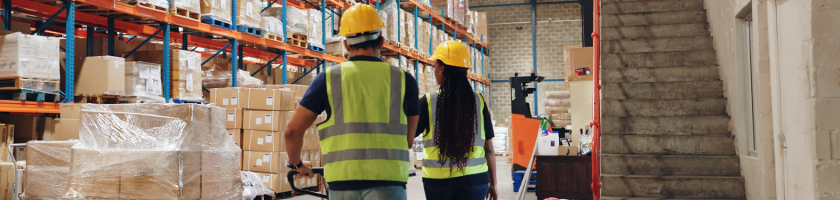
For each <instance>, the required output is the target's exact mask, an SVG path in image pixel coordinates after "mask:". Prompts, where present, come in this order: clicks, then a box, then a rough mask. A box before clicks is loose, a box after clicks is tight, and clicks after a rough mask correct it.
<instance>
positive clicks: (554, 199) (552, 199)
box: [543, 197, 560, 200]
mask: <svg viewBox="0 0 840 200" xmlns="http://www.w3.org/2000/svg"><path fill="white" fill-rule="evenodd" d="M543 200H560V199H558V198H554V197H549V198H545V199H543Z"/></svg>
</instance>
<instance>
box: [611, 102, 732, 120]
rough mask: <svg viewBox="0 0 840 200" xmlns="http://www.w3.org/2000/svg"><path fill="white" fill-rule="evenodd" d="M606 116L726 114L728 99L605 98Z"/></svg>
mask: <svg viewBox="0 0 840 200" xmlns="http://www.w3.org/2000/svg"><path fill="white" fill-rule="evenodd" d="M601 102H602V103H601V110H602V114H601V116H604V117H667V116H726V99H722V98H698V99H603V100H602V101H601Z"/></svg>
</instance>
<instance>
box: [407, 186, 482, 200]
mask: <svg viewBox="0 0 840 200" xmlns="http://www.w3.org/2000/svg"><path fill="white" fill-rule="evenodd" d="M489 188H490V185H489V184H480V185H429V184H424V185H423V190H424V191H425V192H426V200H449V199H453V200H454V199H457V200H483V199H484V197H486V196H487V190H488V189H489Z"/></svg>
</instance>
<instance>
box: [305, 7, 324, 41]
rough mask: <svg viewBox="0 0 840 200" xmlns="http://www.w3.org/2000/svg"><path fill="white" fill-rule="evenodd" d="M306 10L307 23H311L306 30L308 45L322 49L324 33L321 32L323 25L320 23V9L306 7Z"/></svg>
mask: <svg viewBox="0 0 840 200" xmlns="http://www.w3.org/2000/svg"><path fill="white" fill-rule="evenodd" d="M307 12H308V15H309V24H311V26H309V31H308V32H309V34H308V35H309V37H308V40H309V45H312V46H314V47H318V48H321V49H323V48H324V43H323V42H324V35H322V34H323V32H324V29H323V28H324V27H323V26H325V25H324V24H322V23H321V21H323V20H322V19H321V11H319V10H316V9H308V10H307Z"/></svg>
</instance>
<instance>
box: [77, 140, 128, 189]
mask: <svg viewBox="0 0 840 200" xmlns="http://www.w3.org/2000/svg"><path fill="white" fill-rule="evenodd" d="M71 154H72V156H71V157H72V160H73V161H72V162H71V165H72V166H71V168H70V169H71V172H73V173H71V174H70V178H69V180H68V182H67V193H68V194H72V195H75V196H82V197H85V198H106V199H119V198H120V168H121V167H122V164H121V162H119V161H120V160H119V159H121V158H122V156H124V153H122V152H106V151H96V150H89V149H73V150H72V153H71ZM115 158H116V159H117V160H116V161H117V162H115V160H114V159H115Z"/></svg>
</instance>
